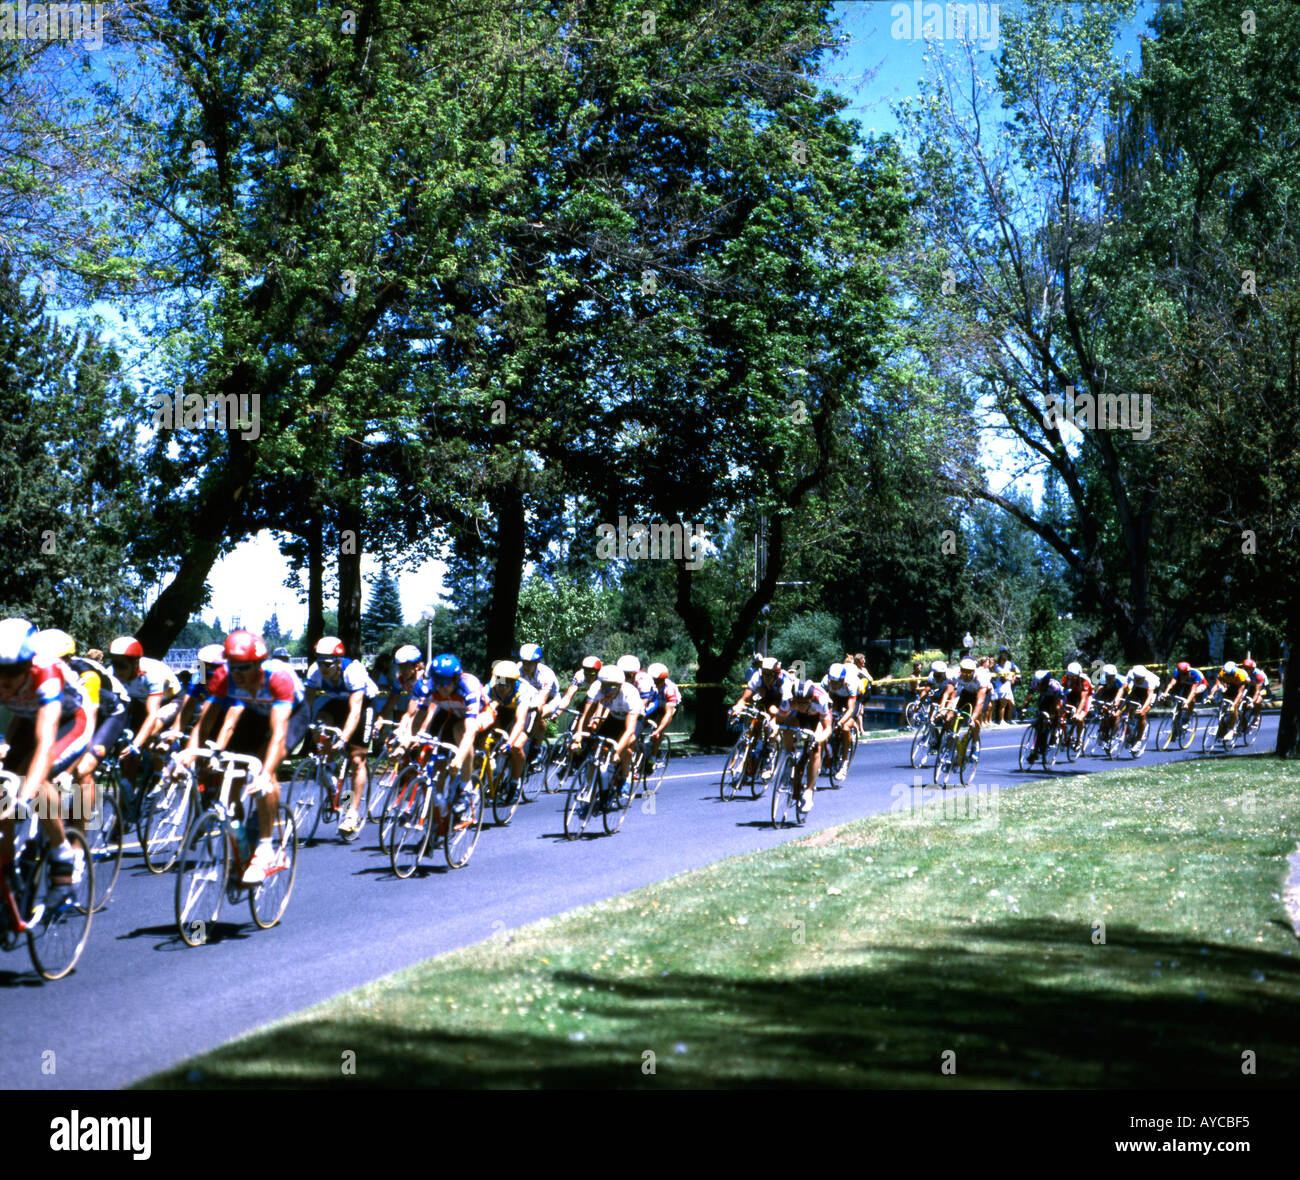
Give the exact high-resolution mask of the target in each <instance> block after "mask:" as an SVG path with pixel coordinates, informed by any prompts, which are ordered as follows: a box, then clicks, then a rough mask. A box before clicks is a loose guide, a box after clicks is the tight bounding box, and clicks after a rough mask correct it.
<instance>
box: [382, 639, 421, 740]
mask: <svg viewBox="0 0 1300 1180" xmlns="http://www.w3.org/2000/svg"><path fill="white" fill-rule="evenodd" d="M390 681H391V683H390V684H389V686H388V690H387V691H386V692H385V691H384V690H383V688H382V686H381V688H380V696H381V698H382V699H381V700H379V701H378V702H377V703H376V708H375V720H376V721H385V720H389V719H390V718H392V717H393V716H394V715H395V714H399V715H400V719H401V720H402V721H404V722H405V723H406V727H407V733H408V734H409V733H410V718H409V716H408V706H409V705H410V703H411V696H412V694H414V693H416V692H417V691H419V690H420V686H421V685H424V684H427V682H426V681H425V678H424V653H423V652H421V651H420V649H419V648H418V647H416V646H415V644H413V643H406V644H403V645H402V646H401V647H399V648H398V649H397V650H396V651H395V652H393V671H392V675H391V677H390ZM424 703H425V704H427V703H428V701H427V700H426V701H425V702H424Z"/></svg>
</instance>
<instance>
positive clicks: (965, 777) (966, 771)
mask: <svg viewBox="0 0 1300 1180" xmlns="http://www.w3.org/2000/svg"><path fill="white" fill-rule="evenodd" d="M979 762H980V739H979V735H978V734H976V735H975V736H973V737H972V738H971V739H970V741H968V742H967V743H966V757H965V759H964V760H963V761H962V764H961V771H960V777H961V782H962V786H966V785H967V784H969V783H970V781H971V779H973V778H974V777H975V768H976V767H977V766H978V765H979Z"/></svg>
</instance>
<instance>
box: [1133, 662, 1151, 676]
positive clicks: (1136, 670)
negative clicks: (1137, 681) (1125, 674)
mask: <svg viewBox="0 0 1300 1180" xmlns="http://www.w3.org/2000/svg"><path fill="white" fill-rule="evenodd" d="M1129 675H1130V676H1137V677H1142V676H1148V675H1150V673H1149V672H1147V670H1146V668H1144V667H1143V666H1142V665H1141V664H1134V665H1133V671H1131V672H1130V673H1129Z"/></svg>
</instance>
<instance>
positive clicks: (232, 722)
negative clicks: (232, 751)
mask: <svg viewBox="0 0 1300 1180" xmlns="http://www.w3.org/2000/svg"><path fill="white" fill-rule="evenodd" d="M204 707H205V708H206V707H207V706H204ZM245 708H247V706H246V705H245V704H244V702H243V701H236V702H235V703H234V704H233V705H231V706H230V708H229V709H227V710H226V716H225V718H224V719H223V720H222V722H221V732H220V733H218V734H217V737H216V741H215V742H214V743H213V744H214V745H215V746H216V747H217V749H218V750H224V749H225V748H226V746H227V745H229V743H230V739H231V738H232V737H233V736H234V733H235V726H236V725H238V724H239V719H240V718H241V717H242V716H243V715H244V709H245Z"/></svg>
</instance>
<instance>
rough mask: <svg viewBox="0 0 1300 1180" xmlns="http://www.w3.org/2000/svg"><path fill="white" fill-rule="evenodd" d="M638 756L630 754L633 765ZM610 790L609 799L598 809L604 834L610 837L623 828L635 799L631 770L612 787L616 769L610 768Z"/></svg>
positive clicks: (634, 785) (634, 786)
mask: <svg viewBox="0 0 1300 1180" xmlns="http://www.w3.org/2000/svg"><path fill="white" fill-rule="evenodd" d="M638 757H639V755H638V754H636V753H635V752H634V753H633V754H632V761H633V762H634V763H635V762H636V760H637V758H638ZM609 773H610V789H609V798H608V799H607V800H606V802H605V806H604V807H602V808H601V809H600V819H601V822H602V823H603V824H604V825H605V832H606V834H607V835H610V836H612V835H613V834H614V833H615V832H617V831H618V830H619V828H621V827H622V826H623V821H624V820H625V819H627V813H628V809H629V808H630V807H631V806H632V800H633V799H635V798H636V793H637V792H636V782H635V780H634V776H633V775H632V771H631V768H630V767H629V769H628V777H627V778H625V779H624V780H623V781H622V782H621V783H620V784H619V785H618V786H617V787H615V786H614V785H613V776H614V775H615V774H617V773H618V771H617V769H616V768H613V767H611V769H610V771H609Z"/></svg>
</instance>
